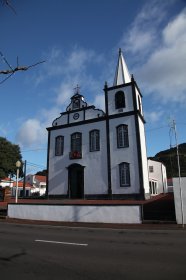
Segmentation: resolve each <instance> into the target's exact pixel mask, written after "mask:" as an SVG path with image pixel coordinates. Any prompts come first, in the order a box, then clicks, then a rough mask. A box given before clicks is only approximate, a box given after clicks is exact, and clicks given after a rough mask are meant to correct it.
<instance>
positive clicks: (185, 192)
mask: <svg viewBox="0 0 186 280" xmlns="http://www.w3.org/2000/svg"><path fill="white" fill-rule="evenodd" d="M173 190H174V203H175V211H176V221H177V224H182V214H183V217H184V219H183V222H184V224H186V177H182V178H181V190H182V199H181V196H180V184H179V178H173ZM181 204H182V206H183V212H182V207H181Z"/></svg>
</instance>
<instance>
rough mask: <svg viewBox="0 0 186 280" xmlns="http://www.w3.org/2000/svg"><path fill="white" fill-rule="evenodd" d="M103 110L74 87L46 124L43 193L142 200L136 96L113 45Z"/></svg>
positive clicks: (143, 158)
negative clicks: (64, 104) (113, 64)
mask: <svg viewBox="0 0 186 280" xmlns="http://www.w3.org/2000/svg"><path fill="white" fill-rule="evenodd" d="M104 96H105V110H104V111H103V110H100V109H97V108H95V106H93V105H91V106H89V105H88V104H87V103H86V101H85V99H84V96H83V95H81V93H80V92H79V89H78V88H77V90H76V92H75V94H74V95H73V96H72V97H71V101H70V104H69V106H68V107H67V108H66V111H65V112H63V113H61V115H60V116H59V117H58V118H56V119H55V120H54V121H53V123H52V126H51V127H48V128H47V130H48V160H47V162H48V182H47V195H48V196H49V197H63V198H77V199H81V198H82V199H83V198H87V199H109V198H112V199H145V198H147V197H148V196H149V179H148V164H147V154H146V142H145V129H144V124H145V120H144V116H143V108H142V95H141V92H140V90H139V88H138V85H137V83H136V81H135V80H134V78H133V77H131V76H130V74H129V71H128V68H127V65H126V63H125V60H124V57H123V54H122V52H121V50H119V56H118V61H117V67H116V73H115V78H114V83H113V86H108V85H107V84H106V83H105V87H104Z"/></svg>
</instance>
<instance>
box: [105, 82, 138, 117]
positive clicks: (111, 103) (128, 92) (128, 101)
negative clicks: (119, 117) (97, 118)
mask: <svg viewBox="0 0 186 280" xmlns="http://www.w3.org/2000/svg"><path fill="white" fill-rule="evenodd" d="M120 90H121V91H124V94H125V105H126V106H125V108H123V109H122V112H129V111H133V110H134V106H133V98H132V87H131V85H129V86H124V87H119V88H117V89H113V90H109V91H108V111H109V115H113V114H117V113H118V112H120V109H115V94H116V92H118V91H120Z"/></svg>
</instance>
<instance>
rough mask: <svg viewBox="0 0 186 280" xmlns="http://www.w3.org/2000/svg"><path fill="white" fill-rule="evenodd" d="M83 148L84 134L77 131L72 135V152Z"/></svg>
mask: <svg viewBox="0 0 186 280" xmlns="http://www.w3.org/2000/svg"><path fill="white" fill-rule="evenodd" d="M81 150H82V134H81V133H80V132H75V133H73V134H72V135H71V152H81Z"/></svg>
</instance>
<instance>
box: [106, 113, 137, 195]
mask: <svg viewBox="0 0 186 280" xmlns="http://www.w3.org/2000/svg"><path fill="white" fill-rule="evenodd" d="M120 124H126V125H128V135H129V147H127V148H120V149H118V148H117V133H116V127H117V126H118V125H120ZM110 150H111V174H112V191H113V194H132V193H139V191H140V189H139V186H140V185H139V172H138V171H139V166H138V157H137V143H136V133H135V120H134V116H126V117H122V118H116V119H111V120H110ZM121 162H128V163H129V164H130V180H131V185H130V186H129V187H120V180H119V164H120V163H121Z"/></svg>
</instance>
